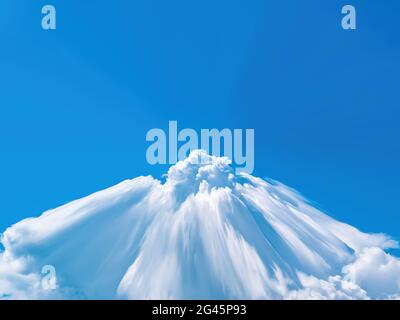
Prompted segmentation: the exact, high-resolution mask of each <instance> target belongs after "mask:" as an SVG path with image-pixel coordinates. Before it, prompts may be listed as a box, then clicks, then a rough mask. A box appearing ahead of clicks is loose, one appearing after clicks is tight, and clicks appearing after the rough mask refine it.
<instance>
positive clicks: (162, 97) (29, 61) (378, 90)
mask: <svg viewBox="0 0 400 320" xmlns="http://www.w3.org/2000/svg"><path fill="white" fill-rule="evenodd" d="M49 3H51V4H54V5H55V6H56V7H57V11H58V12H57V13H58V16H57V17H58V21H57V22H58V29H57V30H56V31H55V32H46V31H43V30H42V29H41V26H40V21H41V7H42V6H43V5H45V4H49ZM347 3H351V4H353V5H355V6H356V8H357V13H358V30H357V31H343V30H342V29H341V27H340V20H341V14H340V11H341V7H342V6H343V5H345V4H347ZM399 16H400V1H398V0H384V1H382V0H369V1H358V0H357V1H356V0H350V1H320V0H303V1H300V0H274V1H269V0H260V1H234V0H230V1H225V0H223V1H211V0H203V1H187V0H180V1H175V0H172V1H161V0H159V1H155V0H149V1H128V0H125V1H123V0H113V1H110V0H107V1H106V0H84V1H82V0H68V1H65V0H47V1H40V0H36V1H32V0H2V1H1V3H0V39H1V50H0V152H1V153H0V156H1V157H0V177H1V185H0V194H1V208H0V230H4V229H5V228H6V227H7V226H9V225H11V224H12V223H15V222H17V221H19V220H20V219H22V218H24V217H28V216H34V215H38V214H40V213H41V212H42V211H44V210H45V209H48V208H53V207H56V206H58V205H61V204H63V203H65V202H68V201H70V200H73V199H76V198H79V197H82V196H84V195H87V194H89V193H92V192H94V191H97V190H99V189H102V188H105V187H108V186H111V185H114V184H116V183H117V182H120V181H121V180H124V179H127V178H133V177H136V176H139V175H147V174H152V175H154V176H156V177H160V176H161V174H162V173H164V171H165V170H166V167H160V166H159V167H153V166H150V165H148V164H147V163H146V159H145V150H146V147H147V146H148V144H147V143H146V142H145V135H146V132H147V131H148V130H149V129H151V128H155V127H161V128H165V129H167V126H168V121H169V120H178V123H179V125H180V126H181V128H183V127H191V128H195V129H200V128H213V127H216V128H219V129H223V128H225V127H226V128H254V129H255V132H256V145H255V152H256V153H255V156H256V166H255V175H257V176H262V177H271V178H273V179H276V180H279V181H282V182H284V183H286V184H288V185H289V186H292V187H294V188H296V189H298V190H299V191H300V192H302V193H303V194H304V195H305V196H307V197H308V198H310V199H312V200H314V201H316V202H317V203H318V204H319V205H320V206H321V207H322V208H323V209H325V210H326V211H327V212H328V213H330V214H331V215H332V216H334V217H335V218H338V219H340V220H343V221H346V222H348V223H350V224H353V225H355V226H357V227H359V228H361V229H362V230H364V231H375V232H385V233H388V234H390V235H392V236H394V237H395V238H397V239H400V217H399V209H398V199H399V193H400V187H399V180H400V168H399V163H400V143H399V137H400V126H399V117H400V110H399V108H400V98H399V93H400V90H399V75H400V34H399V33H400V19H399Z"/></svg>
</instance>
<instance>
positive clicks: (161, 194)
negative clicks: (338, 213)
mask: <svg viewBox="0 0 400 320" xmlns="http://www.w3.org/2000/svg"><path fill="white" fill-rule="evenodd" d="M199 157H202V158H203V161H198V158H199ZM204 159H205V161H204ZM1 242H2V244H3V246H4V249H3V251H2V252H1V253H0V298H3V299H22V298H28V299H46V298H63V299H72V298H73V299H77V298H78V299H94V298H108V299H202V298H207V299H396V298H399V297H400V260H399V259H398V258H396V257H394V256H392V255H390V254H388V253H387V252H385V250H386V249H388V248H393V247H396V246H397V243H396V242H395V241H393V240H391V239H390V238H389V237H387V236H386V235H383V234H367V233H362V232H360V231H359V230H357V229H356V228H354V227H352V226H349V225H347V224H344V223H341V222H338V221H336V220H334V219H332V218H330V217H329V216H327V215H325V214H324V213H322V212H321V211H319V210H318V209H316V208H315V207H313V206H312V205H311V204H310V203H309V202H308V201H307V200H306V199H304V198H303V197H302V196H301V195H299V194H298V193H297V192H295V191H294V190H292V189H290V188H288V187H286V186H284V185H282V184H280V183H278V182H273V181H265V180H263V179H260V178H255V177H253V176H251V175H249V174H246V173H238V174H235V173H234V171H233V170H232V168H231V166H230V161H229V160H228V159H227V158H218V157H214V156H208V155H207V154H205V153H204V152H202V151H194V152H192V153H191V154H190V156H189V157H188V158H187V159H185V160H183V161H180V162H178V163H177V164H176V165H174V166H172V167H171V168H170V169H169V171H168V175H167V178H166V181H165V182H164V183H162V182H160V181H159V180H156V179H154V178H152V177H138V178H135V179H133V180H127V181H124V182H122V183H120V184H118V185H116V186H114V187H111V188H108V189H106V190H103V191H100V192H97V193H94V194H92V195H90V196H87V197H85V198H82V199H80V200H76V201H73V202H71V203H68V204H66V205H63V206H61V207H59V208H56V209H53V210H50V211H47V212H44V213H43V214H42V215H41V216H40V217H37V218H29V219H26V220H23V221H21V222H19V223H17V224H15V225H13V226H12V227H10V228H8V229H7V230H6V231H5V232H4V233H3V234H2V238H1ZM45 265H51V266H54V268H55V270H56V272H57V286H56V287H55V290H46V289H45V288H44V287H43V285H42V280H43V275H42V274H41V270H42V268H43V266H45Z"/></svg>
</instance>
